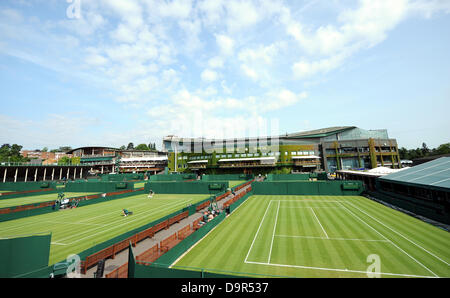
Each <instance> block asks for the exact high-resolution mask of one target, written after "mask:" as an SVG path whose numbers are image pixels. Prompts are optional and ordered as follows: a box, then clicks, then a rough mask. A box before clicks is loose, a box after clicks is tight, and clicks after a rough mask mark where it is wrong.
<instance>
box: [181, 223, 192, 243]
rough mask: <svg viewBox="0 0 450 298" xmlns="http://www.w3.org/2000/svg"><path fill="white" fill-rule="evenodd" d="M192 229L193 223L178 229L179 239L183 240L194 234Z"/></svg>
mask: <svg viewBox="0 0 450 298" xmlns="http://www.w3.org/2000/svg"><path fill="white" fill-rule="evenodd" d="M192 232H193V231H192V230H191V225H190V224H189V225H187V226H185V227H184V228H182V229H181V230H179V231H178V239H179V240H183V239H185V238H186V237H187V236H189V235H190V234H192Z"/></svg>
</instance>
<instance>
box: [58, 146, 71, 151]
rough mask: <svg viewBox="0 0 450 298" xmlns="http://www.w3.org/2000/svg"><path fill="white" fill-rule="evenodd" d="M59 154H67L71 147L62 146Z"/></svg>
mask: <svg viewBox="0 0 450 298" xmlns="http://www.w3.org/2000/svg"><path fill="white" fill-rule="evenodd" d="M58 150H59V152H68V151H71V150H72V147H70V146H63V147H59V149H58Z"/></svg>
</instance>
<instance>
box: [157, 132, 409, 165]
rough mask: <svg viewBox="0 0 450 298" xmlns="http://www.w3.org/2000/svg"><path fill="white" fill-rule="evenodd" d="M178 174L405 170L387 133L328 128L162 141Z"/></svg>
mask: <svg viewBox="0 0 450 298" xmlns="http://www.w3.org/2000/svg"><path fill="white" fill-rule="evenodd" d="M163 151H164V152H167V153H168V159H169V160H168V166H169V170H170V171H173V172H184V171H190V172H196V173H199V174H205V173H206V174H219V173H253V174H259V173H260V174H265V173H295V172H315V171H326V172H331V173H334V172H335V171H337V170H345V169H356V168H359V169H361V168H365V169H371V168H377V167H380V166H382V167H390V168H401V162H400V156H399V153H398V146H397V141H396V140H395V139H392V138H389V136H388V132H387V130H386V129H380V130H365V129H361V128H358V127H355V126H342V127H329V128H323V129H317V130H312V131H305V132H298V133H292V134H285V135H280V136H271V137H265V138H261V137H258V138H238V139H220V140H218V139H204V138H179V137H176V136H167V137H164V138H163Z"/></svg>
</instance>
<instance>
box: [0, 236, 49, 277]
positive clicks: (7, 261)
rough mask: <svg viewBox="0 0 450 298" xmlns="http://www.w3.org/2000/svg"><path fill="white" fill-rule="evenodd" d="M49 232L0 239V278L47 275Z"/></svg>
mask: <svg viewBox="0 0 450 298" xmlns="http://www.w3.org/2000/svg"><path fill="white" fill-rule="evenodd" d="M50 242H51V234H48V235H34V236H28V237H17V238H10V239H0V278H12V277H49V274H50V272H51V270H50V268H49V266H48V260H49V255H50Z"/></svg>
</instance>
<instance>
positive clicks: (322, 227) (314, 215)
mask: <svg viewBox="0 0 450 298" xmlns="http://www.w3.org/2000/svg"><path fill="white" fill-rule="evenodd" d="M310 209H311V211H312V213H313V214H314V217H315V218H316V219H317V222H318V223H319V225H320V227H321V228H322V231H323V232H324V233H325V236H326V237H327V238H329V237H328V234H327V232H325V229H324V228H323V226H322V224H321V223H320V220H319V219H318V218H317V215H316V213H315V212H314V209H313V208H311V207H310Z"/></svg>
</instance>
